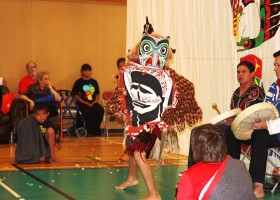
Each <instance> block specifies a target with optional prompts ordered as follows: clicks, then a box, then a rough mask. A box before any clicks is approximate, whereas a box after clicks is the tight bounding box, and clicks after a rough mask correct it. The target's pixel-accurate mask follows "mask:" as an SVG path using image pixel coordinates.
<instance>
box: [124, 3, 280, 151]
mask: <svg viewBox="0 0 280 200" xmlns="http://www.w3.org/2000/svg"><path fill="white" fill-rule="evenodd" d="M258 5H259V4H258V0H256V3H255V4H250V5H248V6H247V7H246V8H245V9H246V10H244V12H246V16H245V15H244V16H243V17H242V20H241V22H240V23H241V26H240V28H239V30H240V35H244V36H251V37H256V36H257V35H258V33H259V27H260V22H259V16H258V15H259V13H258V9H259V8H258ZM146 16H148V17H149V21H150V23H151V24H152V25H153V27H154V30H155V32H157V33H160V34H162V35H165V36H170V46H171V47H172V48H175V49H176V50H177V51H176V54H175V60H174V65H173V66H172V67H173V68H174V69H175V70H176V71H177V72H178V73H179V74H181V75H183V76H184V77H186V78H187V79H189V80H190V81H192V82H193V83H194V86H195V92H196V99H197V101H198V104H199V105H200V107H201V108H202V111H203V123H207V122H209V120H210V119H211V118H213V117H215V116H216V115H217V112H216V111H215V110H213V109H212V104H213V103H216V104H217V105H218V108H219V110H220V111H221V112H225V111H227V110H229V106H230V98H231V96H232V93H233V91H234V90H235V89H236V88H237V87H238V82H237V79H236V65H237V64H238V63H239V59H240V58H241V57H243V56H245V55H248V54H254V55H256V56H258V57H259V58H260V59H262V61H263V74H262V75H263V79H262V80H263V83H264V87H265V91H267V89H268V87H269V86H270V84H271V83H272V82H273V81H275V79H276V76H275V73H274V71H273V61H274V59H273V56H272V54H273V53H274V52H275V51H277V50H279V49H280V41H279V40H280V39H279V38H280V37H279V36H280V35H279V34H280V33H279V31H278V32H277V33H276V35H275V36H274V37H273V38H272V39H270V40H269V41H267V42H265V43H263V44H262V45H261V46H259V47H257V48H254V49H251V50H247V51H243V52H237V46H236V42H235V40H234V37H233V28H232V26H233V25H232V21H233V17H232V10H231V4H230V0H211V1H209V0H199V1H198V0H128V1H127V50H128V49H131V48H132V47H133V46H134V45H135V44H136V43H137V42H138V41H139V40H140V39H141V35H142V32H143V25H144V24H145V20H146ZM244 30H245V31H244ZM186 90H187V88H186ZM181 153H182V152H181ZM186 153H187V150H184V152H183V154H186Z"/></svg>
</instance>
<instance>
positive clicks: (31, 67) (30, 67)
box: [28, 66, 37, 69]
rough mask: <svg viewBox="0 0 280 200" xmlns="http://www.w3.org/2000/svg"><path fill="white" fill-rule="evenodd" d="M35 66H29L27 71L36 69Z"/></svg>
mask: <svg viewBox="0 0 280 200" xmlns="http://www.w3.org/2000/svg"><path fill="white" fill-rule="evenodd" d="M36 68H37V67H36V66H29V67H28V69H36Z"/></svg>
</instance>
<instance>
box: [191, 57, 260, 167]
mask: <svg viewBox="0 0 280 200" xmlns="http://www.w3.org/2000/svg"><path fill="white" fill-rule="evenodd" d="M254 76H255V67H254V65H253V64H252V63H251V62H248V61H242V62H240V63H239V64H238V65H237V80H238V82H239V85H240V87H238V88H237V89H236V90H235V91H234V93H233V95H232V97H231V103H230V108H231V109H234V108H241V109H242V110H244V109H245V108H247V107H249V106H251V105H254V104H256V103H261V102H263V100H264V97H265V93H264V91H263V89H262V88H261V87H259V86H257V85H256V84H255V83H254ZM232 121H233V119H228V120H227V121H225V122H224V124H222V125H219V127H220V128H221V129H222V130H223V131H224V132H225V134H230V135H233V134H232V132H231V128H230V125H231V123H232ZM238 145H239V146H238V147H239V148H238V147H236V148H235V149H239V151H237V152H236V154H238V153H239V154H238V155H239V156H240V149H241V147H240V143H239V144H238ZM230 148H231V147H230ZM230 155H231V154H230ZM235 157H237V156H235ZM194 164H195V163H194V162H193V159H192V149H191V145H190V150H189V157H188V168H190V167H191V166H192V165H194Z"/></svg>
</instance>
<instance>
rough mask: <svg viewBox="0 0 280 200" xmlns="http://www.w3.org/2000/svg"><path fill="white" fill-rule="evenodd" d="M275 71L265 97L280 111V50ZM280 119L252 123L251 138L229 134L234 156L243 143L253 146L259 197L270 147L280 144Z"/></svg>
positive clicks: (252, 164)
mask: <svg viewBox="0 0 280 200" xmlns="http://www.w3.org/2000/svg"><path fill="white" fill-rule="evenodd" d="M273 57H274V59H275V60H274V71H275V74H276V78H277V80H276V81H275V82H274V83H272V85H271V86H270V88H269V90H268V92H267V95H266V97H265V101H266V102H270V103H272V104H273V105H275V107H276V108H277V110H278V112H280V95H279V88H280V51H277V52H275V53H274V54H273ZM279 121H280V119H279V118H277V119H275V120H268V121H266V120H259V119H256V122H255V123H254V124H253V125H252V128H253V129H254V131H253V133H252V136H251V139H250V140H245V141H242V140H238V139H236V137H235V136H234V135H233V134H227V144H228V154H229V155H230V156H232V157H233V158H236V159H239V158H240V146H241V143H245V144H250V145H251V148H252V153H251V161H250V167H249V172H250V174H251V177H252V180H253V183H254V193H255V195H256V197H257V198H263V197H264V196H265V193H264V189H263V184H264V181H265V172H266V164H267V156H268V153H267V152H268V149H269V148H273V147H279V146H280V124H279Z"/></svg>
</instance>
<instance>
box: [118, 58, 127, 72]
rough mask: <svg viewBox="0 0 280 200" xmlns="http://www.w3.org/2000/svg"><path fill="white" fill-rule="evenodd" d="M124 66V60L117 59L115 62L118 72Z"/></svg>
mask: <svg viewBox="0 0 280 200" xmlns="http://www.w3.org/2000/svg"><path fill="white" fill-rule="evenodd" d="M124 66H125V58H119V59H118V60H117V67H118V70H119V71H120V70H121V68H123V67H124Z"/></svg>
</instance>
